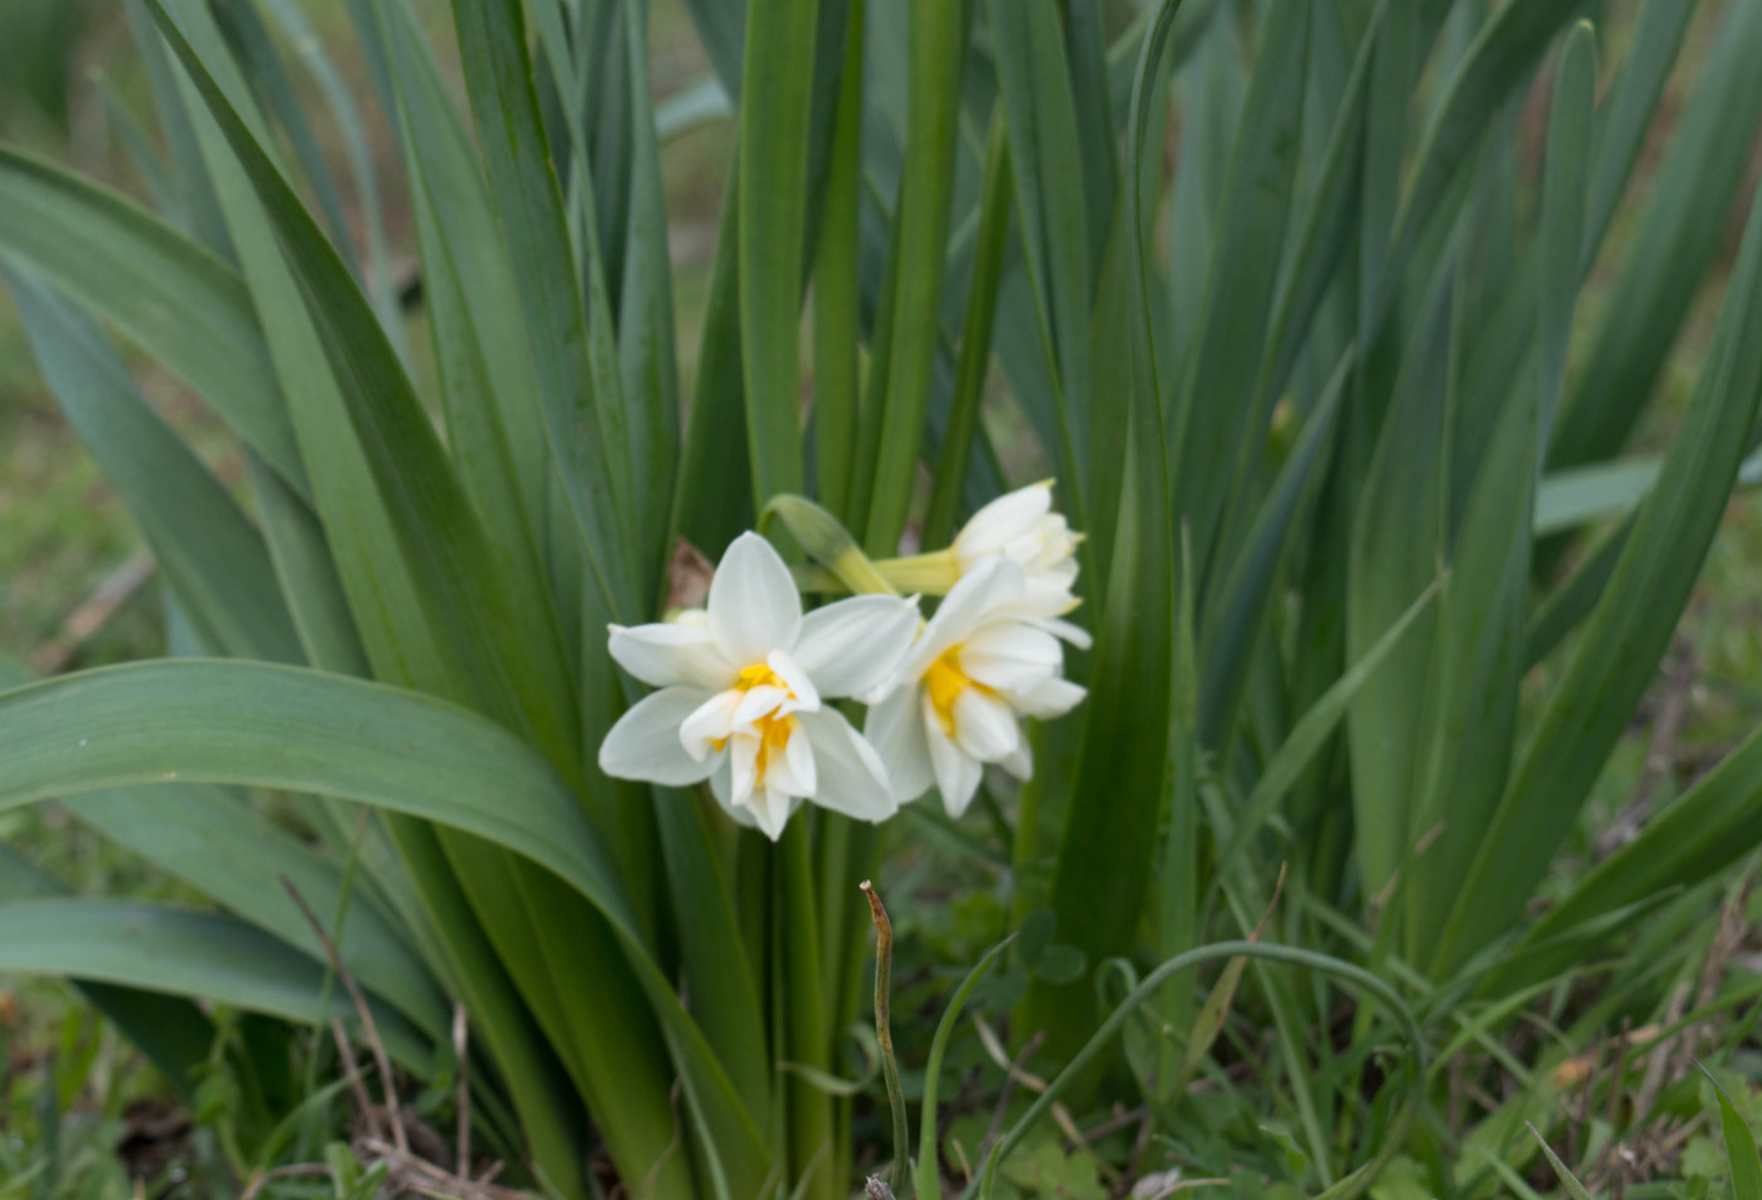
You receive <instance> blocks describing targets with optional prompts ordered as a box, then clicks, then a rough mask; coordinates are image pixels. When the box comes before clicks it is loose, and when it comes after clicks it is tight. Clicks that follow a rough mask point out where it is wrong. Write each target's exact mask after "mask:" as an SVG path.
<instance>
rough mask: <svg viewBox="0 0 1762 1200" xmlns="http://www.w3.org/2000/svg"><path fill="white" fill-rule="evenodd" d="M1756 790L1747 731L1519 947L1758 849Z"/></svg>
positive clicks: (1754, 737)
mask: <svg viewBox="0 0 1762 1200" xmlns="http://www.w3.org/2000/svg"><path fill="white" fill-rule="evenodd" d="M1759 793H1762V732H1759V733H1752V734H1751V735H1750V736H1749V737H1748V738H1746V739H1745V740H1744V742H1743V744H1742V745H1740V746H1739V747H1738V748H1737V749H1736V750H1733V751H1732V752H1731V753H1730V754H1729V755H1727V756H1726V757H1725V759H1724V760H1723V761H1722V762H1720V764H1719V766H1717V767H1715V768H1714V769H1713V770H1712V771H1711V772H1709V773H1708V774H1707V776H1706V777H1705V778H1704V779H1702V780H1700V782H1698V783H1696V784H1695V785H1694V786H1693V787H1692V788H1690V789H1689V790H1688V791H1687V792H1685V793H1683V795H1681V796H1680V797H1678V798H1677V799H1676V800H1674V801H1672V802H1671V804H1670V806H1669V807H1667V808H1665V809H1664V810H1663V811H1662V812H1660V813H1658V814H1657V815H1656V816H1654V817H1653V818H1652V819H1651V820H1650V821H1648V822H1647V823H1646V825H1645V827H1644V828H1643V829H1641V830H1640V832H1639V833H1638V834H1637V835H1636V836H1635V837H1634V838H1633V840H1632V841H1630V842H1628V843H1627V844H1626V845H1624V846H1622V847H1621V848H1620V849H1619V850H1617V851H1616V852H1615V853H1614V854H1612V855H1610V856H1609V857H1608V858H1607V859H1605V860H1603V861H1602V862H1600V863H1598V864H1597V865H1596V866H1595V867H1593V868H1592V869H1591V870H1589V871H1588V872H1586V873H1585V874H1583V875H1582V876H1580V877H1579V878H1577V879H1576V880H1574V881H1573V884H1572V886H1571V888H1570V889H1569V890H1568V891H1567V893H1566V895H1565V896H1563V897H1562V898H1561V899H1560V901H1559V903H1557V904H1555V905H1554V906H1553V907H1552V908H1550V909H1549V910H1548V911H1547V912H1546V913H1545V914H1544V915H1543V916H1542V918H1541V920H1539V921H1537V922H1536V924H1535V926H1534V927H1532V928H1531V929H1530V930H1529V931H1528V932H1526V933H1525V934H1524V938H1523V942H1522V945H1524V946H1531V945H1535V944H1538V943H1541V942H1545V941H1547V940H1548V939H1549V938H1553V937H1558V936H1560V935H1561V934H1563V933H1566V932H1568V931H1570V930H1572V929H1575V928H1577V927H1578V926H1580V925H1582V924H1584V923H1586V922H1587V921H1590V920H1593V919H1595V918H1596V917H1597V916H1599V915H1600V914H1603V913H1608V912H1614V911H1616V910H1618V909H1622V908H1625V907H1627V906H1628V905H1631V904H1634V903H1637V902H1639V901H1641V900H1645V899H1647V898H1649V897H1653V896H1657V895H1659V894H1661V893H1664V892H1667V891H1669V890H1670V889H1672V888H1679V887H1692V886H1694V885H1695V884H1698V883H1700V882H1702V881H1703V880H1707V879H1712V878H1715V877H1717V876H1718V875H1719V874H1720V873H1721V872H1723V871H1724V870H1726V869H1727V868H1728V867H1730V866H1731V865H1732V864H1733V863H1736V862H1738V861H1739V860H1740V859H1742V858H1743V857H1744V856H1746V855H1748V854H1750V853H1751V852H1752V851H1753V850H1754V849H1755V847H1756V846H1757V845H1758V844H1762V814H1759V813H1758V812H1757V808H1756V803H1755V798H1756V796H1757V795H1758V794H1759Z"/></svg>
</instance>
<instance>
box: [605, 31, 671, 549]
mask: <svg viewBox="0 0 1762 1200" xmlns="http://www.w3.org/2000/svg"><path fill="white" fill-rule="evenodd" d="M648 10H649V6H648V4H646V3H638V0H623V4H622V13H623V21H622V23H621V24H622V32H623V35H624V36H623V40H622V44H621V50H622V54H623V57H624V60H625V62H626V63H627V64H628V65H627V70H626V74H627V76H628V105H627V107H628V109H629V112H630V114H631V115H630V119H629V124H630V141H631V163H630V171H629V177H630V178H629V185H628V188H627V189H626V190H627V192H628V196H627V201H626V204H625V208H626V211H627V212H628V220H627V222H626V225H625V229H624V262H623V271H622V287H621V289H620V294H619V298H618V354H619V360H620V362H621V364H622V366H623V368H624V398H625V402H626V404H627V405H628V406H629V409H630V426H631V438H632V444H633V445H634V447H635V452H636V462H637V464H638V466H639V468H640V469H639V471H638V472H637V477H636V480H635V484H636V487H637V498H638V504H639V506H640V512H641V515H642V526H641V529H640V531H639V532H640V542H641V545H642V547H643V549H644V552H645V555H646V557H645V558H644V560H643V570H644V572H645V578H646V573H653V574H656V575H658V574H659V573H660V570H661V568H662V566H663V565H664V561H665V553H666V551H667V550H668V547H667V546H666V544H665V539H666V536H667V525H668V521H669V518H670V516H671V505H672V502H673V493H674V488H675V482H676V475H677V472H678V467H679V367H678V363H677V362H676V361H675V357H674V355H675V350H674V341H675V338H674V329H673V287H672V278H673V264H672V258H671V255H670V251H669V249H668V242H667V203H666V193H665V189H664V188H663V187H662V182H661V159H660V154H661V151H660V143H659V135H658V133H657V131H656V128H655V114H654V111H653V109H652V107H651V105H650V100H649V95H650V90H651V84H650V82H649V66H648V54H649V49H648V47H649V37H648Z"/></svg>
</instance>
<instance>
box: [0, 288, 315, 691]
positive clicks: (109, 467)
mask: <svg viewBox="0 0 1762 1200" xmlns="http://www.w3.org/2000/svg"><path fill="white" fill-rule="evenodd" d="M4 275H5V279H6V282H7V283H8V284H9V285H10V286H11V288H12V293H13V298H14V299H15V300H16V301H17V303H18V308H19V315H20V316H21V317H22V318H23V319H24V323H25V329H26V331H27V333H28V334H29V335H30V339H31V345H32V347H33V349H34V350H35V351H36V355H37V361H38V363H39V364H40V365H41V366H42V369H43V374H44V377H45V378H46V379H47V380H48V383H49V387H50V390H51V391H53V392H54V394H55V398H56V400H57V402H58V403H59V404H60V406H61V410H62V412H63V413H65V414H66V415H67V419H68V421H69V423H70V424H72V426H73V427H74V430H75V431H76V432H77V433H78V434H79V435H80V440H81V441H82V442H84V443H85V446H86V448H87V449H88V450H89V451H91V453H92V455H93V457H94V458H95V459H96V460H97V462H98V465H99V467H100V468H101V469H102V470H103V471H104V475H105V477H106V478H107V479H108V480H109V481H110V484H111V486H112V487H114V488H116V490H117V492H118V493H119V494H120V496H121V497H122V501H123V503H124V504H125V505H127V506H128V510H129V513H130V515H131V516H133V517H134V519H135V521H136V522H137V523H138V524H139V525H140V527H141V532H142V533H143V535H145V537H146V539H147V545H148V546H149V547H150V548H151V549H152V551H153V557H154V559H155V560H156V561H157V562H158V563H159V567H160V569H161V570H162V571H164V573H165V578H166V580H167V582H168V583H169V585H170V586H171V588H172V590H173V591H174V592H175V593H176V594H177V597H178V599H179V601H180V603H181V604H182V605H183V608H184V611H185V613H186V614H187V615H188V616H189V617H190V619H191V620H192V621H193V622H194V623H195V625H196V627H197V628H198V630H199V631H200V632H201V635H202V639H203V641H204V642H205V644H206V645H207V646H208V647H209V648H210V649H211V650H212V651H213V652H216V653H225V654H231V655H237V656H239V657H244V658H260V659H267V660H269V661H272V662H288V663H304V661H305V656H304V653H303V652H302V649H301V646H300V641H299V638H298V637H297V636H296V634H295V632H294V626H293V622H292V621H291V620H290V618H289V616H288V610H287V606H286V605H285V604H284V603H283V602H282V598H281V593H280V592H279V591H278V590H277V588H276V578H275V571H274V569H273V568H272V567H271V566H270V561H269V553H268V551H267V550H266V549H265V548H264V544H263V538H262V537H261V535H259V534H258V532H257V530H256V529H255V528H253V527H252V525H251V523H250V521H249V520H248V519H247V518H246V516H245V514H244V513H242V512H240V511H239V507H238V505H237V504H236V503H234V501H233V498H232V497H231V496H230V495H229V494H228V493H227V490H226V488H225V487H224V486H223V485H222V484H221V483H220V481H219V480H217V479H215V478H214V476H213V475H211V474H209V473H208V468H207V467H205V466H204V465H203V464H202V461H201V460H200V459H198V458H197V457H196V455H195V454H194V452H192V451H191V450H190V448H189V447H188V446H187V445H186V444H185V443H184V441H183V439H182V438H181V437H179V436H178V435H177V433H176V432H175V431H174V430H172V428H171V427H170V426H169V425H167V424H166V423H165V421H164V420H163V419H162V418H161V417H160V416H159V414H158V413H156V412H155V411H154V410H153V409H152V408H151V407H150V406H149V405H148V404H147V401H146V399H145V398H144V397H142V395H141V393H140V391H139V390H138V389H137V388H136V387H135V383H134V380H133V379H132V378H130V376H129V373H128V369H127V368H126V367H125V366H124V365H123V364H122V361H121V360H120V359H119V358H118V357H117V355H116V352H115V351H114V350H112V349H111V347H110V345H109V343H108V342H107V341H106V340H105V338H104V335H103V334H102V333H101V332H100V331H99V330H98V328H97V327H96V326H95V325H93V324H92V322H91V321H89V320H88V319H86V317H84V316H83V315H82V314H81V313H79V312H78V311H77V310H76V309H74V307H73V306H72V305H71V304H69V303H68V302H67V301H66V300H65V299H63V298H62V297H61V296H59V295H57V294H56V293H55V292H54V291H53V290H52V289H50V288H48V287H46V286H44V284H43V283H42V282H40V281H39V280H38V279H36V278H35V277H34V276H32V275H30V274H28V273H26V272H22V271H19V270H16V269H11V270H5V271H4Z"/></svg>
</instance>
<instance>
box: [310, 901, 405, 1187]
mask: <svg viewBox="0 0 1762 1200" xmlns="http://www.w3.org/2000/svg"><path fill="white" fill-rule="evenodd" d="M281 885H282V886H283V887H284V888H286V889H287V890H288V895H290V896H292V897H293V898H294V904H295V905H296V906H297V907H298V908H299V910H300V914H301V915H302V916H304V917H305V918H306V922H307V924H309V925H311V926H312V932H313V933H315V934H317V935H318V944H319V945H321V946H323V947H324V953H325V957H327V958H329V959H330V966H331V969H332V970H333V971H335V972H336V975H337V978H338V979H340V980H342V981H343V987H344V988H346V989H347V990H348V993H349V999H350V1000H352V1001H354V1003H355V1012H356V1013H357V1014H358V1015H359V1016H360V1018H361V1034H362V1036H363V1037H365V1038H366V1039H367V1046H368V1048H369V1049H370V1050H372V1051H373V1061H374V1064H375V1065H376V1066H377V1067H378V1068H379V1081H380V1085H381V1086H382V1087H383V1088H384V1089H385V1109H386V1117H387V1119H388V1120H390V1122H391V1126H392V1144H393V1145H394V1146H396V1147H397V1150H398V1153H399V1154H409V1153H410V1139H409V1138H408V1136H406V1135H405V1133H404V1118H403V1116H402V1115H401V1114H400V1113H399V1111H398V1093H397V1090H396V1086H395V1085H396V1083H397V1081H396V1079H395V1078H393V1076H392V1059H391V1055H389V1054H387V1053H386V1052H385V1043H384V1042H383V1041H381V1040H380V1037H379V1025H378V1024H377V1023H376V1022H375V1021H374V1020H373V1010H372V1009H371V1008H369V1007H367V997H366V996H365V995H363V994H362V992H361V987H360V985H359V984H357V983H356V982H355V977H354V976H353V975H351V974H349V969H348V968H347V967H345V966H344V965H343V956H342V955H341V954H339V953H338V952H337V948H336V942H335V941H333V940H332V939H331V936H330V934H329V933H327V932H326V931H325V928H324V922H322V921H320V920H319V919H318V914H317V913H315V912H313V911H312V906H311V905H310V904H307V903H306V898H305V897H304V896H302V895H300V889H299V888H296V887H295V886H294V884H293V881H292V880H290V879H289V878H288V877H287V876H286V875H283V876H282V877H281Z"/></svg>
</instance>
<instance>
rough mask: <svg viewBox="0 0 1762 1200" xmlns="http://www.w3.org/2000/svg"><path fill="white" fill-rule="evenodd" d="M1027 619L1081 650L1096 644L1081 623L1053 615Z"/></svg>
mask: <svg viewBox="0 0 1762 1200" xmlns="http://www.w3.org/2000/svg"><path fill="white" fill-rule="evenodd" d="M1026 619H1027V621H1028V624H1030V625H1032V626H1034V627H1035V628H1036V629H1044V630H1046V632H1047V633H1050V634H1052V636H1054V637H1057V638H1063V639H1064V640H1065V641H1067V642H1069V643H1070V644H1071V645H1073V646H1075V647H1076V648H1077V649H1079V650H1087V649H1089V647H1090V646H1092V645H1094V644H1095V639H1094V638H1092V637H1090V636H1089V631H1088V630H1087V629H1084V628H1083V627H1082V626H1081V625H1073V624H1071V623H1070V622H1069V621H1060V620H1057V619H1055V618H1052V617H1032V618H1026Z"/></svg>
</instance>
